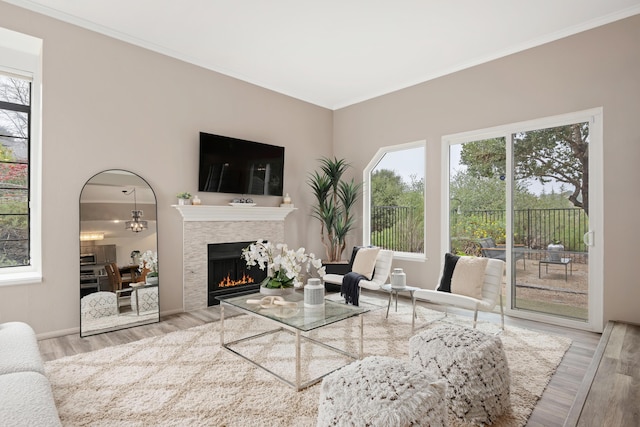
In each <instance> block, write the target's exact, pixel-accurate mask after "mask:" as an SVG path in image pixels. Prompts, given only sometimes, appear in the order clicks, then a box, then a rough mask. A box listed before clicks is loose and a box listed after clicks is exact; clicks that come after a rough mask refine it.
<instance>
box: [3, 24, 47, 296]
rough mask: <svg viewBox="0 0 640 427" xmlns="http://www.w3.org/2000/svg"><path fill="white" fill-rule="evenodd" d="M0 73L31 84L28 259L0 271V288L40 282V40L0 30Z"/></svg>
mask: <svg viewBox="0 0 640 427" xmlns="http://www.w3.org/2000/svg"><path fill="white" fill-rule="evenodd" d="M0 58H2V60H1V61H0V73H2V74H4V75H8V76H15V77H18V78H21V79H25V80H29V81H30V82H31V113H30V129H29V136H30V144H29V162H28V165H29V166H28V167H29V258H30V263H29V265H27V266H19V267H5V268H1V269H0V286H11V285H23V284H34V283H41V282H42V125H41V123H42V40H41V39H38V38H36V37H32V36H29V35H26V34H21V33H18V32H15V31H11V30H8V29H5V28H0Z"/></svg>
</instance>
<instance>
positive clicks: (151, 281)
mask: <svg viewBox="0 0 640 427" xmlns="http://www.w3.org/2000/svg"><path fill="white" fill-rule="evenodd" d="M145 281H146V282H147V285H157V284H158V276H152V277H149V276H147V278H146V279H145Z"/></svg>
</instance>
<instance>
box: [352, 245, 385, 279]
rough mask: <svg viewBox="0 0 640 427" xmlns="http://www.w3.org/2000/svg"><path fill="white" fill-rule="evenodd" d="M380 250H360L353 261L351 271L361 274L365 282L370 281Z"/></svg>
mask: <svg viewBox="0 0 640 427" xmlns="http://www.w3.org/2000/svg"><path fill="white" fill-rule="evenodd" d="M379 252H380V248H360V249H358V252H357V253H356V258H355V259H354V260H353V266H352V267H351V271H353V272H354V273H358V274H362V275H363V276H364V277H366V278H367V280H371V278H372V277H373V271H374V269H375V267H376V258H377V257H378V253H379Z"/></svg>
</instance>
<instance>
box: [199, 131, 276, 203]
mask: <svg viewBox="0 0 640 427" xmlns="http://www.w3.org/2000/svg"><path fill="white" fill-rule="evenodd" d="M283 176H284V147H278V146H276V145H269V144H263V143H260V142H253V141H245V140H243V139H237V138H231V137H228V136H221V135H213V134H209V133H204V132H200V168H199V177H198V191H208V192H216V193H234V194H259V195H267V196H282V186H283Z"/></svg>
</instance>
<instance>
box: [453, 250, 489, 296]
mask: <svg viewBox="0 0 640 427" xmlns="http://www.w3.org/2000/svg"><path fill="white" fill-rule="evenodd" d="M487 262H489V258H483V257H471V256H461V257H460V259H458V262H457V263H456V268H455V269H454V270H453V275H452V276H451V293H452V294H459V295H466V296H468V297H472V298H476V299H482V284H483V283H484V271H485V269H486V268H487Z"/></svg>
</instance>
